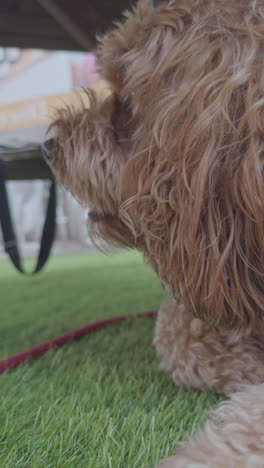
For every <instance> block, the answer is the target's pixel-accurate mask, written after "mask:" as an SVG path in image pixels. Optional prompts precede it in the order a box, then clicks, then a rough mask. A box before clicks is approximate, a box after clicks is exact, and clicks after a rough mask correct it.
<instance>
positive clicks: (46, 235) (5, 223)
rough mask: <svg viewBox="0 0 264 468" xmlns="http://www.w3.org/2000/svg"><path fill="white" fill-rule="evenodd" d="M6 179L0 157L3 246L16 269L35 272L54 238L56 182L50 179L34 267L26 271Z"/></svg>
mask: <svg viewBox="0 0 264 468" xmlns="http://www.w3.org/2000/svg"><path fill="white" fill-rule="evenodd" d="M6 181H7V174H6V167H5V162H4V161H3V160H2V159H0V224H1V228H2V234H3V240H4V248H5V251H6V253H7V254H8V255H9V257H10V260H11V261H12V263H13V264H14V266H15V267H16V269H17V270H18V271H20V272H21V273H24V274H35V273H38V272H39V271H40V270H41V269H42V268H43V266H44V265H45V263H46V261H47V259H48V257H49V254H50V250H51V247H52V243H53V240H54V235H55V225H56V184H55V181H54V179H51V185H50V193H49V200H48V206H47V213H46V219H45V222H44V226H43V231H42V236H41V241H40V248H39V254H38V259H37V263H36V267H35V268H34V270H33V271H32V272H26V271H25V270H24V268H23V265H22V261H21V256H20V252H19V247H18V243H17V239H16V235H15V231H14V226H13V222H12V217H11V211H10V206H9V200H8V195H7V190H6Z"/></svg>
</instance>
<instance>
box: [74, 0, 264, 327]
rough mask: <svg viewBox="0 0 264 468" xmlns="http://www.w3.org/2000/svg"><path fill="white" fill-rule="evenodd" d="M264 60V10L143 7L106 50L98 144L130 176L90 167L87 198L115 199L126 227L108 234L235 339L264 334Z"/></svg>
mask: <svg viewBox="0 0 264 468" xmlns="http://www.w3.org/2000/svg"><path fill="white" fill-rule="evenodd" d="M263 51H264V2H263V0H232V1H230V0H169V1H161V2H158V5H157V6H155V7H154V6H153V4H152V1H151V0H142V1H140V2H139V3H138V5H137V6H136V7H135V8H134V10H133V11H132V12H130V13H127V14H126V18H125V21H124V22H122V23H120V24H118V25H117V26H116V27H115V29H114V30H112V31H111V32H110V33H108V34H107V35H106V36H104V37H103V38H102V39H101V45H100V47H99V51H98V56H99V60H100V63H101V68H102V74H103V76H104V77H105V78H106V79H107V80H108V82H109V83H110V85H111V88H112V92H113V95H112V97H110V98H107V99H108V102H109V99H110V100H111V102H112V110H111V112H109V115H108V114H104V122H105V121H106V120H107V123H108V127H109V125H111V129H112V130H111V135H112V136H111V138H110V140H109V139H108V143H102V141H103V139H104V137H105V133H104V132H105V130H104V127H105V124H104V125H101V126H100V125H99V124H98V125H97V136H96V137H95V140H97V143H95V144H97V145H98V147H99V146H100V151H101V153H102V151H103V149H102V145H104V144H105V145H107V146H108V149H107V151H108V154H107V158H108V161H113V160H115V161H117V159H116V158H117V157H116V154H118V155H119V153H120V152H121V153H122V157H120V159H119V160H120V161H121V160H122V163H121V162H120V167H121V169H120V170H118V171H117V175H116V176H115V175H114V174H113V173H112V172H111V171H110V172H111V177H110V173H109V174H108V175H106V172H105V171H106V169H105V166H106V163H105V162H104V166H103V165H102V162H101V159H100V158H99V157H98V158H97V160H96V161H95V158H93V157H92V156H91V157H90V161H91V160H93V165H94V164H95V165H96V170H97V176H96V179H94V178H93V176H92V175H91V174H92V173H93V172H91V171H94V170H95V169H94V166H93V168H92V167H91V166H92V165H91V162H90V163H89V156H86V160H87V168H89V170H88V169H87V172H86V182H85V180H84V185H85V183H86V186H88V185H89V184H90V186H91V183H92V182H91V181H92V180H96V181H97V185H96V186H95V185H94V186H93V195H91V196H90V197H88V198H89V200H91V199H93V200H94V198H95V195H94V193H95V192H96V193H97V195H98V194H99V193H100V196H101V198H102V196H103V198H104V200H102V199H101V200H100V203H99V202H98V201H97V202H96V203H97V208H98V204H99V205H100V207H101V209H102V210H103V211H105V212H106V211H107V209H105V208H104V207H106V206H107V202H106V200H114V205H115V209H114V210H113V209H112V208H111V216H114V217H115V218H116V220H117V222H118V223H119V227H117V228H116V229H113V224H111V223H110V224H111V226H110V224H109V230H108V227H107V220H104V221H103V219H100V220H99V218H97V219H96V217H95V219H94V223H95V224H96V227H95V228H94V230H95V231H96V232H97V233H98V235H101V236H102V237H104V238H107V239H109V238H116V237H118V236H119V238H118V240H122V238H123V243H125V244H127V245H132V244H133V245H135V246H137V247H138V248H139V249H141V250H143V251H144V252H145V254H146V257H147V259H148V261H149V262H150V264H151V265H152V266H153V267H154V269H155V270H156V272H157V273H158V275H159V277H160V278H161V280H162V282H164V283H167V284H169V285H170V287H171V289H172V291H173V293H174V295H175V296H177V297H181V299H182V300H183V301H184V303H185V304H186V305H187V306H188V307H189V308H190V309H191V310H192V311H193V313H194V314H195V315H196V316H197V317H199V318H201V319H202V320H204V321H205V322H207V323H208V324H210V325H211V326H214V327H219V328H226V329H229V330H233V332H234V333H248V332H251V331H253V332H254V333H263V332H264V328H263V317H264V315H263V313H264V190H263V158H264V66H263V59H264V52H263ZM92 107H93V103H91V108H92ZM97 108H98V109H99V110H98V114H97V117H96V118H95V116H93V117H89V116H88V114H87V118H86V123H85V128H87V127H89V125H91V124H93V125H94V122H95V120H96V122H98V121H99V120H100V119H99V116H100V118H101V119H102V113H101V114H100V112H101V111H100V105H99V104H97ZM101 108H104V105H103V103H102V104H101ZM87 112H88V111H87ZM90 112H92V109H91V110H90ZM120 122H122V125H121V124H120ZM82 134H83V139H82V141H83V143H82V144H83V145H84V146H85V145H86V147H87V148H88V146H89V144H90V143H89V141H88V139H87V140H86V141H85V137H84V135H85V132H84V129H83V133H82ZM78 139H79V141H81V140H80V136H78ZM109 141H110V143H109ZM110 146H111V148H109V147H110ZM118 157H119V156H118ZM89 164H90V165H89ZM82 169H83V165H82ZM74 171H75V169H73V172H74ZM89 171H90V172H89ZM88 172H89V174H88ZM99 173H100V175H99ZM106 179H107V181H108V182H107V183H108V184H109V185H108V189H107V190H106V191H104V192H102V190H101V187H102V183H103V186H104V187H105V185H106ZM110 180H111V181H110ZM71 184H72V182H71V183H70V188H71ZM117 186H118V187H119V189H118V196H117V195H116V192H117V189H116V187H117ZM73 191H74V188H73ZM84 191H85V194H86V193H87V188H85V189H82V190H81V192H83V193H84ZM83 193H81V195H80V194H79V195H80V197H81V198H85V197H86V195H85V196H84V195H83ZM102 193H103V195H102ZM98 196H99V195H98ZM112 204H113V203H112ZM111 206H112V205H111ZM111 219H112V218H111ZM100 223H101V224H100ZM100 226H101V227H100ZM121 226H122V230H123V232H124V234H122V235H121V234H118V232H120V230H119V229H120V227H121ZM126 236H128V237H127V238H126ZM128 238H129V240H128ZM132 238H133V241H132V240H131V239H132Z"/></svg>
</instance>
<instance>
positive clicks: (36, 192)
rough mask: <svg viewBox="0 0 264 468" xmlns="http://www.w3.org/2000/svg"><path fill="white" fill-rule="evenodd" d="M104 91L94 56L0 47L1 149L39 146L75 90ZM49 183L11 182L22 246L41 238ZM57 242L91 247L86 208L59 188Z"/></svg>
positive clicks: (14, 211)
mask: <svg viewBox="0 0 264 468" xmlns="http://www.w3.org/2000/svg"><path fill="white" fill-rule="evenodd" d="M87 86H93V87H94V88H95V89H96V90H97V91H98V92H104V90H105V85H104V83H102V82H101V81H100V78H99V73H98V68H97V65H96V60H95V57H94V55H93V54H92V53H79V52H47V51H41V50H23V51H21V50H19V49H14V48H12V49H4V48H0V146H8V147H10V146H11V147H21V146H27V145H34V144H40V143H41V142H42V141H43V138H44V136H45V132H46V130H47V127H48V125H49V122H50V119H51V118H52V114H53V112H54V110H55V109H56V108H58V107H61V106H63V105H65V104H69V103H72V102H74V101H75V100H77V99H78V98H77V93H74V92H72V91H73V90H74V89H76V88H80V87H87ZM47 184H48V182H45V181H42V180H36V181H30V182H28V181H16V182H14V181H12V182H8V189H9V196H10V202H11V207H12V214H13V216H14V223H15V226H16V230H17V236H18V240H19V242H20V244H21V243H22V244H23V243H24V244H25V243H27V242H37V241H38V240H39V237H40V235H41V229H42V223H43V219H44V210H45V204H46V197H47ZM57 208H58V209H57V239H59V240H61V241H63V242H67V241H76V242H78V243H79V244H80V245H82V246H85V245H87V244H89V239H88V233H87V227H86V223H87V209H83V208H82V207H81V206H80V205H79V204H78V203H77V202H76V201H75V200H74V199H73V197H71V195H70V194H69V193H66V192H65V191H63V190H61V189H59V197H58V207H57Z"/></svg>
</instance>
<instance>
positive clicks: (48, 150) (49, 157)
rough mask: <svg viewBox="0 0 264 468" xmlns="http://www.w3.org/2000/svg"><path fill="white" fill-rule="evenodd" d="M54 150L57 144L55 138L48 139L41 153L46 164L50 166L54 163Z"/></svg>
mask: <svg viewBox="0 0 264 468" xmlns="http://www.w3.org/2000/svg"><path fill="white" fill-rule="evenodd" d="M56 148H57V143H56V139H55V138H50V139H49V140H46V141H45V143H44V145H43V146H42V153H43V156H44V159H45V160H46V162H47V163H48V164H52V162H53V161H54V158H55V156H56Z"/></svg>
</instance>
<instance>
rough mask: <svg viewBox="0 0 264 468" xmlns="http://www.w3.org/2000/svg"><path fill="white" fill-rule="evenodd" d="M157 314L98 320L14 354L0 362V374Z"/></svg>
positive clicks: (152, 312) (147, 313)
mask: <svg viewBox="0 0 264 468" xmlns="http://www.w3.org/2000/svg"><path fill="white" fill-rule="evenodd" d="M156 315H157V312H155V311H150V312H143V313H140V314H131V315H120V316H118V317H112V318H109V319H105V320H100V321H99V322H94V323H90V325H87V326H86V327H82V328H77V329H76V330H73V331H71V332H69V333H65V334H64V335H61V336H58V337H57V338H53V339H52V340H49V341H45V342H44V343H42V344H40V345H37V346H33V347H32V348H28V349H25V351H22V352H21V353H18V354H14V355H13V356H9V357H8V358H6V359H3V360H2V361H0V374H2V373H3V372H5V371H7V370H8V369H11V368H12V367H16V366H18V365H19V364H21V362H23V361H26V360H27V359H31V358H36V357H38V356H41V355H42V354H44V353H46V351H48V350H49V349H54V348H59V347H60V346H63V345H64V344H65V343H68V341H74V340H79V339H80V338H82V337H83V336H85V335H88V334H89V333H93V332H95V331H97V330H101V329H102V328H106V327H109V326H110V325H113V324H115V323H119V322H124V321H126V320H131V319H134V318H144V317H149V318H154V317H156Z"/></svg>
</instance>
